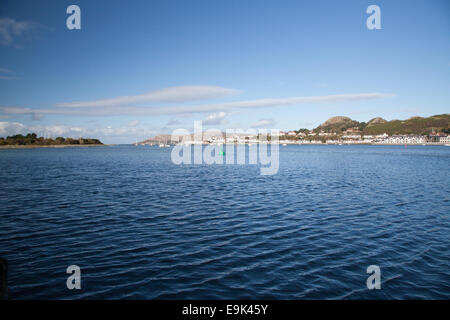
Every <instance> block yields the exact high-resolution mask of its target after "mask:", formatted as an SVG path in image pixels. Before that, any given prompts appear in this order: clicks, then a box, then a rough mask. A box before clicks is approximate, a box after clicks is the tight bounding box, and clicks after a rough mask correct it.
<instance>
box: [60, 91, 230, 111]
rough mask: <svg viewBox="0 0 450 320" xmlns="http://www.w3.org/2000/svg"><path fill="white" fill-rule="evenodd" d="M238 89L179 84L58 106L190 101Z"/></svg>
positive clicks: (95, 106) (114, 105)
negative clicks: (138, 93)
mask: <svg viewBox="0 0 450 320" xmlns="http://www.w3.org/2000/svg"><path fill="white" fill-rule="evenodd" d="M238 92H239V91H238V90H235V89H229V88H222V87H217V86H180V87H171V88H165V89H160V90H155V91H151V92H148V93H144V94H140V95H135V96H124V97H115V98H110V99H100V100H91V101H76V102H63V103H59V104H57V105H56V106H58V107H94V108H99V107H117V106H129V105H135V104H139V103H173V102H191V101H198V100H206V99H214V98H222V97H226V96H230V95H233V94H236V93H238Z"/></svg>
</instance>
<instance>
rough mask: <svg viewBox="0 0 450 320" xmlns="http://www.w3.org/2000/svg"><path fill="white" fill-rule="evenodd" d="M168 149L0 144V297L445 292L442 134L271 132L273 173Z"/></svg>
mask: <svg viewBox="0 0 450 320" xmlns="http://www.w3.org/2000/svg"><path fill="white" fill-rule="evenodd" d="M170 152H171V149H170V148H155V147H134V146H115V147H96V148H62V149H55V148H43V149H27V150H0V167H1V171H0V256H2V257H5V258H7V259H8V261H9V269H10V270H9V278H8V285H9V289H10V292H11V296H12V298H19V299H29V298H39V299H41V298H42V299H47V298H49V299H58V298H64V299H67V298H89V299H103V298H136V299H154V298H160V299H176V298H193V299H200V298H206V299H233V298H249V299H253V298H255V299H256V298H258V299H262V298H275V299H323V298H326V299H341V298H344V299H358V298H363V299H380V298H381V299H386V298H395V299H397V298H402V299H409V298H418V299H422V298H437V299H449V298H450V221H449V217H450V202H449V200H450V196H449V191H450V147H423V146H417V147H407V148H405V147H397V146H286V147H280V169H279V172H278V174H277V175H274V176H261V175H260V174H259V168H258V166H256V165H181V166H180V165H174V164H172V162H171V160H170ZM72 264H75V265H78V266H80V267H81V276H82V280H81V286H82V289H81V290H68V289H67V288H66V279H67V276H68V275H67V274H66V268H67V266H69V265H72ZM372 264H375V265H379V266H380V268H381V278H382V288H381V290H370V291H369V290H368V289H367V288H366V279H367V277H368V274H366V269H367V267H368V266H369V265H372Z"/></svg>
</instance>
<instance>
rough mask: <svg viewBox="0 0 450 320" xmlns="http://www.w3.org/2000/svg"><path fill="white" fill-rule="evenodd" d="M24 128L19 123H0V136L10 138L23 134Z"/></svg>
mask: <svg viewBox="0 0 450 320" xmlns="http://www.w3.org/2000/svg"><path fill="white" fill-rule="evenodd" d="M25 131H26V128H25V126H24V125H23V124H21V123H19V122H6V121H0V136H1V137H3V136H5V137H6V136H10V135H14V134H19V133H25Z"/></svg>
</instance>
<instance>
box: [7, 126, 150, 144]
mask: <svg viewBox="0 0 450 320" xmlns="http://www.w3.org/2000/svg"><path fill="white" fill-rule="evenodd" d="M31 132H34V133H36V134H37V135H38V136H43V137H52V138H56V137H58V136H62V137H72V138H78V137H85V138H87V137H94V138H99V139H100V140H102V139H106V140H111V139H112V140H116V139H117V138H119V139H125V141H127V140H128V142H131V141H133V140H134V139H135V137H142V138H145V137H148V136H150V135H154V134H157V132H156V131H155V130H152V129H148V128H139V127H129V126H122V127H111V126H107V127H103V128H99V127H96V128H89V127H80V126H70V125H64V124H53V125H24V124H22V123H19V122H0V137H6V136H11V135H15V134H27V133H31ZM102 141H103V140H102Z"/></svg>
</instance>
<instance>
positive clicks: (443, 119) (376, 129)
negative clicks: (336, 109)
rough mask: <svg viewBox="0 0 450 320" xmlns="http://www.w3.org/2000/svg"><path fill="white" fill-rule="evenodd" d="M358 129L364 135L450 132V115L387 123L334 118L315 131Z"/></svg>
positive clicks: (379, 119)
mask: <svg viewBox="0 0 450 320" xmlns="http://www.w3.org/2000/svg"><path fill="white" fill-rule="evenodd" d="M356 127H357V128H358V129H359V130H360V132H361V133H364V134H383V133H387V134H389V135H393V134H421V135H426V134H430V133H431V132H433V131H434V132H450V114H440V115H435V116H431V117H428V118H422V117H412V118H409V119H407V120H392V121H386V120H384V119H383V118H380V117H377V118H373V119H371V120H370V121H368V122H367V123H366V122H358V121H355V120H352V119H350V118H348V117H332V118H330V119H328V120H327V121H325V122H324V123H323V124H321V125H320V126H318V127H317V128H316V129H314V131H316V132H317V131H325V132H334V133H338V134H339V133H342V132H343V131H345V130H347V129H349V128H356Z"/></svg>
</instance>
